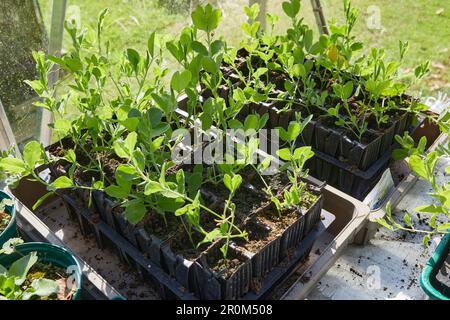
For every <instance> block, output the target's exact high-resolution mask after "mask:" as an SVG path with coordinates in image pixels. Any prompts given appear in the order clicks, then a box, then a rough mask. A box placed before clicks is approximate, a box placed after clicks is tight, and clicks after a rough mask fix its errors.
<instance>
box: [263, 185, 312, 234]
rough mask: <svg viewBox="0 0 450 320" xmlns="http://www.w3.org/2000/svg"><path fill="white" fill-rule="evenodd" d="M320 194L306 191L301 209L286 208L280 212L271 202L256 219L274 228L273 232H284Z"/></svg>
mask: <svg viewBox="0 0 450 320" xmlns="http://www.w3.org/2000/svg"><path fill="white" fill-rule="evenodd" d="M317 199H318V196H317V195H316V194H313V193H312V192H309V191H306V192H305V195H304V197H303V202H302V205H301V208H299V209H301V210H285V211H284V212H282V213H281V215H280V214H278V211H277V209H276V208H275V206H274V205H273V204H270V205H269V206H268V207H267V208H266V209H265V210H262V211H261V212H260V213H258V215H257V216H256V217H255V219H256V220H257V221H258V222H261V223H263V224H265V225H267V226H269V227H270V228H271V229H272V232H271V234H278V235H280V234H282V233H283V231H284V230H285V229H286V228H288V227H289V226H291V225H292V224H294V223H295V222H296V221H297V220H298V218H300V217H301V215H302V212H306V211H308V210H309V208H311V206H312V205H313V204H314V203H315V202H316V201H317Z"/></svg>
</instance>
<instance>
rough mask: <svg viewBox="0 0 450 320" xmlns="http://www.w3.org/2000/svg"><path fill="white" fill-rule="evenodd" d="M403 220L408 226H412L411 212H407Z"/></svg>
mask: <svg viewBox="0 0 450 320" xmlns="http://www.w3.org/2000/svg"><path fill="white" fill-rule="evenodd" d="M403 222H404V223H405V225H407V226H408V227H412V222H411V216H410V215H409V212H406V213H405V215H404V216H403Z"/></svg>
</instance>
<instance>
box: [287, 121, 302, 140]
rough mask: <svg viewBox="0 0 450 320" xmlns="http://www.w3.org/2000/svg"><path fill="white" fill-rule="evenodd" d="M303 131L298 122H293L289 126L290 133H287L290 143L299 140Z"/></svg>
mask: <svg viewBox="0 0 450 320" xmlns="http://www.w3.org/2000/svg"><path fill="white" fill-rule="evenodd" d="M301 130H302V129H301V127H300V124H299V123H298V122H291V123H290V124H289V127H288V131H287V138H288V141H290V142H292V141H295V139H297V137H298V136H299V135H300V133H301Z"/></svg>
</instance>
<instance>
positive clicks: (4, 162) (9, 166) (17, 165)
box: [0, 157, 28, 175]
mask: <svg viewBox="0 0 450 320" xmlns="http://www.w3.org/2000/svg"><path fill="white" fill-rule="evenodd" d="M0 168H1V169H3V170H5V171H6V172H8V173H10V174H21V175H24V174H25V173H26V172H27V171H28V169H27V166H26V165H25V162H23V161H22V160H20V159H16V158H11V157H6V158H2V159H1V160H0Z"/></svg>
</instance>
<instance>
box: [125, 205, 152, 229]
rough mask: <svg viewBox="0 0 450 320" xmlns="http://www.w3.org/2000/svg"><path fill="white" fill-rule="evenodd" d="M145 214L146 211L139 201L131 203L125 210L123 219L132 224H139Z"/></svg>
mask: <svg viewBox="0 0 450 320" xmlns="http://www.w3.org/2000/svg"><path fill="white" fill-rule="evenodd" d="M146 213H147V210H146V208H145V206H144V204H143V203H142V202H140V201H136V202H132V203H131V204H128V205H127V207H126V208H125V218H126V219H127V220H128V221H129V222H130V223H132V224H136V223H138V222H140V221H141V220H142V219H143V218H144V216H145V214H146Z"/></svg>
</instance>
